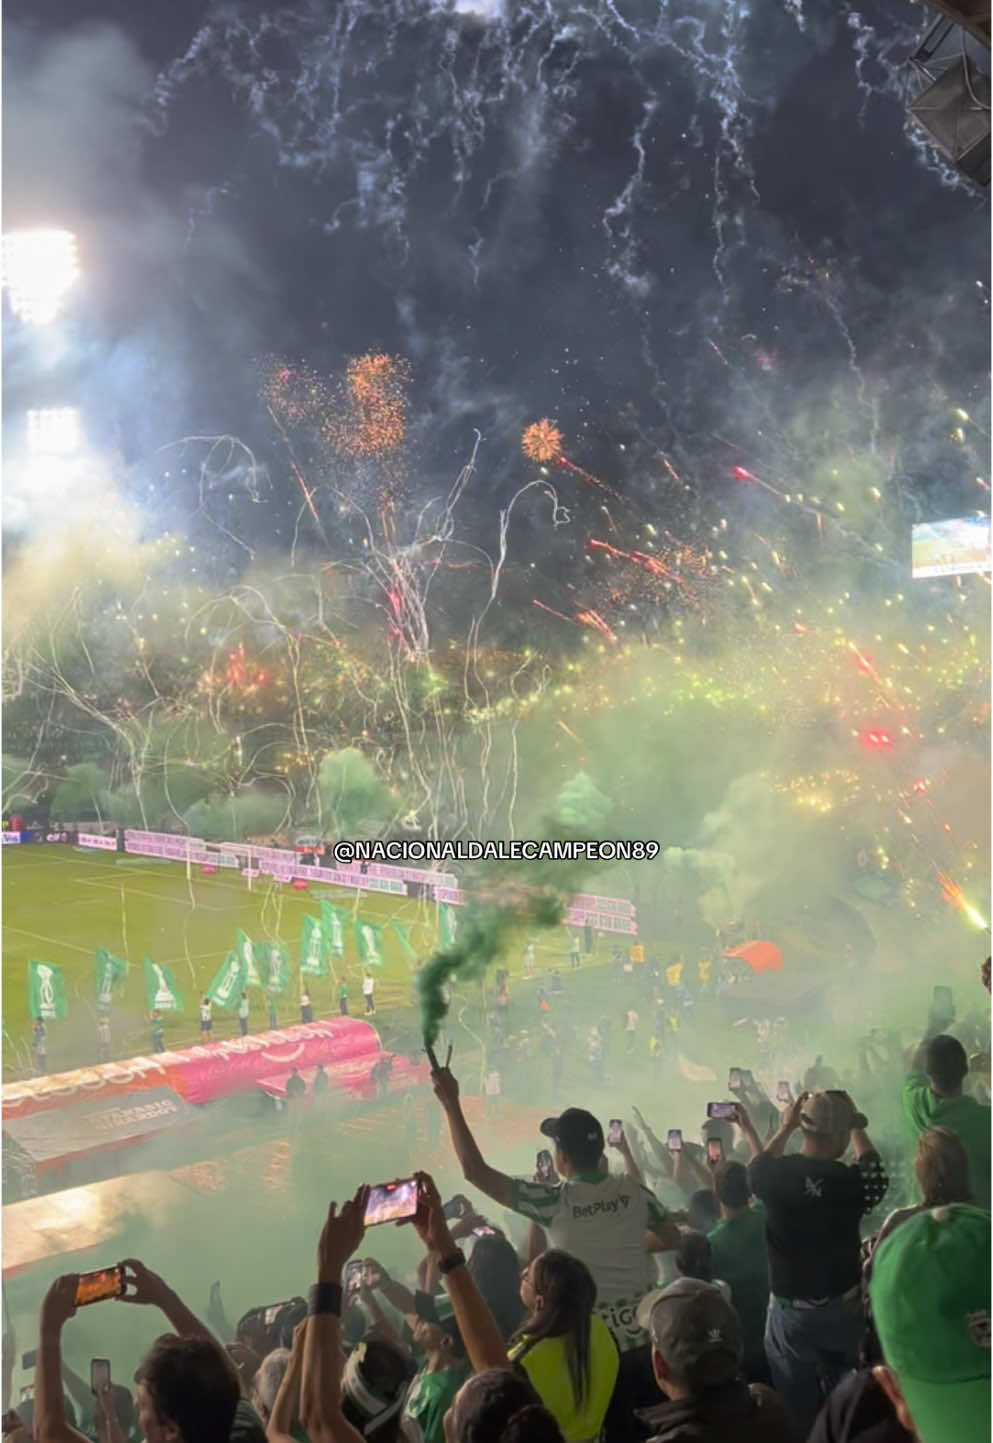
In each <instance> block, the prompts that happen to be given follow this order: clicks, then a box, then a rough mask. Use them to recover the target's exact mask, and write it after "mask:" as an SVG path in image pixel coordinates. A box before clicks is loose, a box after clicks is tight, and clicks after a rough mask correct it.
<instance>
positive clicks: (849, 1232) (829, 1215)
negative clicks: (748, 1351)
mask: <svg viewBox="0 0 993 1443" xmlns="http://www.w3.org/2000/svg"><path fill="white" fill-rule="evenodd" d="M748 1181H749V1184H750V1186H751V1189H752V1192H753V1193H754V1194H755V1196H756V1197H757V1198H760V1199H761V1201H762V1202H763V1203H764V1205H765V1222H766V1239H767V1241H768V1244H769V1275H770V1282H771V1289H772V1293H773V1296H774V1297H777V1298H786V1299H791V1298H803V1299H807V1300H814V1299H821V1298H838V1297H841V1295H842V1294H843V1293H847V1292H848V1291H849V1289H851V1288H854V1287H856V1286H857V1285H858V1283H859V1280H860V1278H861V1275H862V1269H861V1259H860V1255H859V1244H860V1238H859V1224H860V1222H861V1219H862V1217H863V1216H864V1215H865V1214H866V1213H868V1212H871V1211H872V1209H873V1208H874V1207H875V1206H876V1204H877V1203H878V1202H880V1200H881V1199H882V1197H883V1194H884V1193H885V1192H886V1188H887V1177H886V1173H885V1171H884V1170H883V1164H882V1162H881V1160H880V1157H879V1154H878V1153H877V1152H869V1153H866V1154H865V1155H864V1156H863V1157H861V1158H859V1160H858V1162H856V1163H854V1164H853V1165H852V1166H847V1165H846V1164H845V1163H841V1162H833V1161H826V1160H824V1159H821V1158H814V1157H804V1156H803V1154H802V1153H795V1154H794V1155H793V1156H791V1157H770V1156H768V1154H766V1153H762V1154H760V1156H759V1157H757V1158H754V1159H753V1160H752V1162H751V1163H750V1164H749V1167H748Z"/></svg>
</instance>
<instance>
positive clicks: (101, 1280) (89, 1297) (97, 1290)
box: [76, 1265, 124, 1308]
mask: <svg viewBox="0 0 993 1443" xmlns="http://www.w3.org/2000/svg"><path fill="white" fill-rule="evenodd" d="M123 1292H124V1269H123V1268H122V1267H121V1266H120V1265H118V1266H117V1267H116V1268H98V1269H97V1271H96V1272H95V1273H80V1275H79V1283H78V1285H77V1287H76V1307H77V1308H83V1307H85V1306H86V1305H87V1303H103V1302H105V1301H106V1300H107V1299H108V1298H119V1297H120V1296H121V1294H122V1293H123Z"/></svg>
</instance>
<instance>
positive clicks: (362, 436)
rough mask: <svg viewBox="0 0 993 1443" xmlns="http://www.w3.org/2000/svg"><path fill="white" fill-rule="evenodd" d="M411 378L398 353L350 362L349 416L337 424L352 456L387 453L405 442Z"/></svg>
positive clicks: (348, 372) (344, 445) (359, 358)
mask: <svg viewBox="0 0 993 1443" xmlns="http://www.w3.org/2000/svg"><path fill="white" fill-rule="evenodd" d="M409 379H410V375H409V371H408V369H407V366H406V363H405V362H404V361H401V360H399V359H398V358H397V357H396V356H384V355H367V356H356V357H354V358H353V359H352V360H351V361H349V363H348V371H347V374H346V382H347V408H348V410H347V415H346V416H345V418H344V419H343V421H342V422H341V423H340V425H339V426H338V428H336V429H337V431H338V436H337V438H336V439H337V440H338V441H339V443H340V445H341V447H342V449H343V450H345V451H348V452H349V453H350V454H351V455H352V456H387V455H389V453H390V452H391V451H396V450H398V449H399V447H400V446H401V445H402V444H403V439H404V436H405V435H406V432H407V396H406V392H405V389H404V388H405V386H406V384H407V382H408V380H409Z"/></svg>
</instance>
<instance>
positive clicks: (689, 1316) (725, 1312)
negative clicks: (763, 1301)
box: [636, 1278, 744, 1388]
mask: <svg viewBox="0 0 993 1443" xmlns="http://www.w3.org/2000/svg"><path fill="white" fill-rule="evenodd" d="M636 1316H637V1319H638V1326H639V1327H641V1328H644V1329H645V1331H646V1332H647V1333H648V1334H649V1335H650V1336H651V1339H652V1343H653V1344H654V1346H655V1348H656V1349H657V1350H658V1352H659V1353H661V1355H662V1357H663V1358H664V1359H665V1361H666V1362H667V1363H668V1364H669V1366H670V1367H671V1368H672V1370H673V1372H675V1373H677V1374H678V1375H679V1377H680V1378H685V1379H686V1381H687V1382H688V1383H689V1384H691V1386H694V1387H701V1388H711V1387H718V1386H719V1385H720V1384H722V1383H729V1382H730V1381H731V1379H732V1378H733V1377H734V1375H735V1374H736V1373H737V1371H738V1369H739V1367H740V1366H741V1360H742V1357H743V1356H744V1347H743V1344H742V1339H741V1323H740V1322H739V1320H738V1314H737V1313H736V1312H735V1310H734V1308H733V1307H732V1306H731V1304H730V1303H729V1302H728V1301H727V1299H726V1298H725V1297H724V1294H723V1293H722V1292H721V1290H720V1289H719V1288H716V1287H715V1286H714V1284H713V1283H704V1282H701V1281H700V1279H699V1278H677V1279H676V1281H675V1282H674V1283H670V1284H669V1286H668V1287H667V1288H656V1289H655V1290H654V1291H653V1292H651V1293H646V1294H645V1296H644V1297H643V1298H642V1300H641V1302H640V1303H639V1304H638V1310H637V1314H636Z"/></svg>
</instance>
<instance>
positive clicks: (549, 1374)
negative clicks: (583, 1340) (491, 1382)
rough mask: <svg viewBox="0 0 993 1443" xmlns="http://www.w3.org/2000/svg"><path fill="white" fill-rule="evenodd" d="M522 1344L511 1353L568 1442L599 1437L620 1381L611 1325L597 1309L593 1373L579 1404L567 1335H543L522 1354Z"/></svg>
mask: <svg viewBox="0 0 993 1443" xmlns="http://www.w3.org/2000/svg"><path fill="white" fill-rule="evenodd" d="M523 1346H524V1345H523V1344H520V1345H519V1346H518V1347H516V1348H514V1349H513V1351H512V1352H511V1354H510V1359H511V1362H514V1361H515V1360H519V1362H520V1366H521V1367H522V1368H523V1369H524V1371H525V1373H527V1375H528V1377H529V1378H530V1380H531V1382H532V1384H533V1386H534V1389H535V1392H536V1393H537V1394H538V1396H539V1398H540V1399H541V1401H542V1402H543V1403H544V1405H545V1407H546V1408H547V1409H548V1411H549V1413H551V1414H552V1415H553V1417H554V1418H555V1420H556V1422H557V1423H558V1425H559V1427H560V1429H561V1430H562V1437H563V1438H564V1439H565V1443H589V1440H592V1439H596V1438H597V1437H599V1434H600V1429H601V1428H602V1427H603V1420H604V1418H605V1417H606V1416H607V1407H608V1405H609V1403H610V1399H611V1397H612V1395H613V1392H614V1384H615V1383H616V1382H617V1371H618V1368H619V1367H620V1360H619V1356H618V1352H617V1344H616V1343H615V1342H614V1340H613V1338H612V1337H611V1333H610V1329H609V1328H608V1327H607V1324H606V1323H605V1322H604V1321H603V1319H602V1318H601V1317H600V1316H599V1315H598V1314H596V1313H594V1314H593V1316H592V1317H591V1319H590V1376H589V1383H588V1386H587V1389H586V1401H585V1402H584V1403H583V1405H582V1407H580V1408H577V1407H576V1400H575V1397H574V1395H573V1391H572V1378H571V1377H570V1376H569V1364H568V1362H567V1360H566V1352H565V1339H564V1338H542V1340H541V1342H540V1343H535V1345H534V1347H533V1348H531V1349H529V1350H528V1352H527V1353H526V1354H525V1355H524V1357H523V1358H520V1357H519V1355H520V1351H521V1348H522V1347H523Z"/></svg>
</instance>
